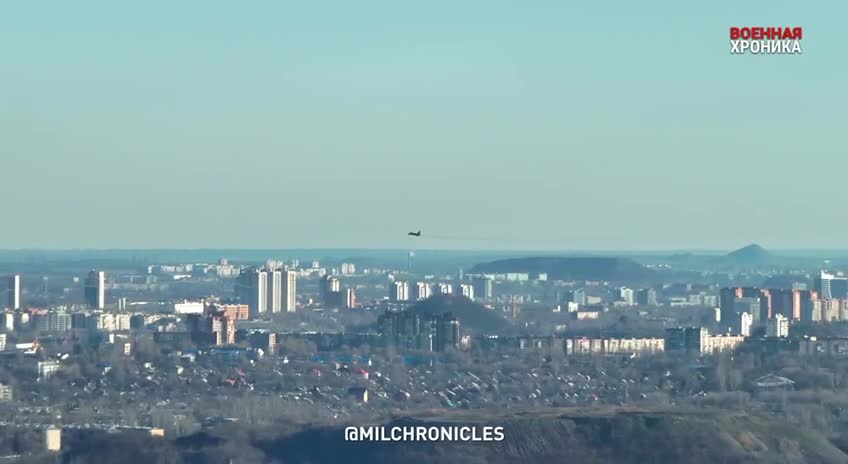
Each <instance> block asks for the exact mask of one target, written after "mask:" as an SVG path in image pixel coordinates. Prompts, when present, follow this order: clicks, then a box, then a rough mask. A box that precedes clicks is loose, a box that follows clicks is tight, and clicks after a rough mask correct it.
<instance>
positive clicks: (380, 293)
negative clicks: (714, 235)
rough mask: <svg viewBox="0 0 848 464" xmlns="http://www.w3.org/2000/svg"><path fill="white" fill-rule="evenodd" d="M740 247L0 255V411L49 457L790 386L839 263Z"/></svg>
mask: <svg viewBox="0 0 848 464" xmlns="http://www.w3.org/2000/svg"><path fill="white" fill-rule="evenodd" d="M756 251H757V253H755V255H756V257H755V259H752V260H741V261H740V260H739V259H736V258H734V259H732V260H729V261H728V260H723V261H720V262H716V261H706V262H705V261H704V260H703V259H700V258H697V257H695V258H686V260H685V261H683V262H681V261H680V260H679V259H677V258H673V257H672V258H667V257H661V256H659V257H658V256H654V255H652V256H644V257H639V256H635V257H628V258H610V257H598V258H593V257H576V258H571V257H562V258H533V259H524V258H506V259H494V260H491V261H481V262H477V263H466V264H462V265H458V266H457V265H456V259H457V258H456V257H454V256H452V255H451V253H450V252H444V256H445V259H444V261H443V262H441V263H438V262H436V264H432V263H431V264H430V265H429V268H427V269H422V270H418V269H417V268H416V263H415V262H414V260H413V259H411V258H410V257H411V256H413V255H414V253H412V252H410V253H409V256H407V257H406V258H407V259H405V262H404V263H403V264H402V265H400V266H398V265H397V264H390V263H389V262H387V263H385V264H381V263H380V262H379V259H376V260H375V259H373V258H369V257H367V256H365V257H363V258H358V259H357V260H343V259H339V258H328V259H327V260H326V261H322V260H318V259H314V260H300V259H287V260H286V259H280V258H268V259H266V260H265V261H264V262H237V263H233V262H230V261H229V260H228V259H226V258H220V259H219V260H217V261H216V262H213V263H174V262H170V263H158V264H157V263H153V264H144V265H141V266H140V265H139V264H138V263H135V262H133V261H126V260H125V261H118V262H116V261H106V262H103V263H102V265H101V266H98V267H96V268H95V269H89V268H83V267H81V266H80V265H79V264H76V261H74V262H58V263H57V264H56V266H55V269H59V271H56V272H53V273H44V272H40V271H37V270H35V266H34V265H33V264H29V263H27V262H22V263H17V264H16V263H4V264H2V267H3V269H7V270H12V269H14V268H23V270H22V271H21V272H19V273H17V272H12V273H9V274H7V277H6V278H5V279H4V281H5V282H6V285H5V286H4V287H5V288H4V289H3V293H4V294H5V295H4V298H3V301H4V302H5V305H4V306H5V308H4V311H3V313H2V314H3V333H0V354H2V358H0V359H2V365H1V366H0V368H2V370H0V407H2V408H7V409H16V410H19V411H22V412H21V413H19V414H18V415H17V416H16V417H15V419H14V420H13V422H7V423H6V424H0V426H2V425H5V426H7V427H13V430H33V429H35V430H42V431H43V433H44V434H45V435H44V437H45V438H44V440H46V441H44V443H46V445H45V446H44V447H41V446H40V445H37V444H36V445H31V446H32V448H26V449H29V450H30V451H32V452H36V451H38V450H39V449H40V450H41V452H48V451H49V450H52V452H59V451H61V450H62V449H63V445H62V443H63V438H62V437H63V436H65V435H67V434H71V435H70V436H72V437H74V436H77V435H79V434H80V433H83V432H82V431H83V430H87V431H88V432H85V433H95V432H96V431H99V432H103V433H134V434H138V433H143V434H145V436H148V437H159V439H163V437H170V438H172V437H181V436H188V435H191V434H194V433H196V432H198V431H201V430H214V429H215V428H217V427H219V426H220V425H221V424H231V423H234V422H237V423H239V424H243V425H244V426H249V427H259V426H262V427H264V426H273V425H274V424H278V423H279V422H280V421H284V420H295V419H297V418H304V417H309V418H310V420H313V421H319V422H322V423H327V424H334V423H341V422H347V421H352V420H360V419H367V418H372V419H373V418H378V417H383V416H384V415H385V414H386V413H387V412H388V411H399V410H409V411H416V410H421V409H424V408H439V409H463V410H475V409H484V410H485V409H488V408H492V407H497V408H506V409H520V408H528V407H538V406H548V407H554V406H555V407H565V406H601V405H622V404H625V405H633V406H639V405H641V406H640V407H646V406H648V405H654V404H656V403H657V402H658V401H660V402H663V401H670V400H673V401H675V402H697V401H701V399H700V398H703V397H704V395H711V394H724V393H727V392H730V391H739V392H745V393H746V394H748V395H754V396H752V397H751V398H752V400H751V401H754V399H753V398H761V399H760V400H758V401H766V400H763V399H762V398H769V397H762V396H756V395H757V394H758V392H762V391H773V390H774V389H775V388H779V389H792V390H794V389H795V388H796V386H798V385H801V384H803V383H804V381H802V379H803V377H799V375H801V374H791V373H790V374H787V375H783V376H781V375H776V374H775V373H774V372H781V373H782V371H781V369H780V368H776V367H775V366H778V365H779V364H780V363H781V362H784V361H782V360H784V359H796V358H797V359H817V360H824V359H836V360H839V359H842V357H843V356H845V358H844V360H845V362H846V363H848V277H846V276H845V275H844V274H842V273H841V272H839V271H837V270H833V269H831V268H830V267H827V268H826V269H823V268H822V266H825V265H827V266H831V265H830V264H828V263H825V264H824V265H823V264H818V265H816V264H815V263H813V262H812V261H808V263H809V264H804V265H801V266H799V265H798V264H797V262H796V261H795V260H794V258H792V259H787V260H785V261H781V258H779V257H775V256H771V255H768V254H767V252H766V251H765V250H759V249H758V250H756ZM764 253H766V255H764ZM732 255H733V254H731V255H728V256H732ZM357 261H359V262H357ZM398 261H401V260H396V261H395V262H398ZM26 268H32V269H33V270H31V271H29V272H27V271H26ZM493 269H494V270H495V271H492V270H493ZM752 356H753V358H752ZM751 359H757V360H758V361H757V362H756V363H754V364H750V360H751ZM472 360H473V361H472ZM819 362H821V361H816V363H819ZM511 363H517V364H514V365H513V364H511ZM839 363H840V365H841V363H842V361H839ZM756 366H759V367H756ZM766 366H772V367H770V368H767V367H766ZM621 369H625V370H626V371H627V372H630V374H627V375H624V376H623V377H622V376H620V375H619V376H611V375H609V372H611V370H621ZM554 372H556V374H553V373H554ZM622 372H624V371H622ZM516 376H519V377H520V376H529V378H530V379H533V380H532V381H531V382H525V381H523V380H522V381H518V380H517V379H518V377H516ZM792 376H794V380H793V379H790V377H792ZM775 379H777V380H775ZM775 382H776V383H775ZM775 385H777V386H775ZM811 388H813V387H811ZM258 398H266V399H270V398H274V400H273V402H271V403H267V404H265V403H263V404H265V406H264V407H262V408H260V409H257V408H256V407H255V403H256V401H259V400H258ZM263 401H265V400H263ZM268 401H270V400H268ZM213 403H214V404H217V405H218V406H214V407H213V406H211V405H212V404H213ZM693 404H694V403H693ZM21 433H23V432H21ZM28 446H29V445H28ZM21 449H24V448H21ZM21 449H7V450H6V452H7V453H10V454H16V453H18V452H20V451H21Z"/></svg>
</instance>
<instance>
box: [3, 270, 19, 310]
mask: <svg viewBox="0 0 848 464" xmlns="http://www.w3.org/2000/svg"><path fill="white" fill-rule="evenodd" d="M6 291H7V292H8V296H7V303H6V306H7V307H8V308H9V309H13V310H14V309H21V276H19V275H13V276H10V277H9V288H8V289H6Z"/></svg>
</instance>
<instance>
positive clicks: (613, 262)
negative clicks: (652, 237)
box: [471, 257, 654, 281]
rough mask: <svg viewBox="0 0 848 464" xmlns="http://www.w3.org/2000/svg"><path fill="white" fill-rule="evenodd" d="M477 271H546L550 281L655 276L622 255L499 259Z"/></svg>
mask: <svg viewBox="0 0 848 464" xmlns="http://www.w3.org/2000/svg"><path fill="white" fill-rule="evenodd" d="M471 272H473V273H478V274H481V273H482V274H503V273H508V272H522V273H524V272H526V273H528V274H530V275H536V274H539V273H546V274H547V275H548V278H549V279H553V280H604V281H632V280H644V279H649V278H651V277H653V276H654V271H652V270H651V269H648V268H646V267H645V266H642V265H641V264H639V263H637V262H635V261H633V260H630V259H625V258H595V257H563V258H556V257H539V258H513V259H501V260H497V261H492V262H489V263H482V264H478V265H476V266H474V268H473V269H472V270H471Z"/></svg>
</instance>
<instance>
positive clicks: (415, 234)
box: [406, 230, 421, 237]
mask: <svg viewBox="0 0 848 464" xmlns="http://www.w3.org/2000/svg"><path fill="white" fill-rule="evenodd" d="M406 235H412V236H413V237H420V236H421V231H420V230H419V231H418V232H410V233H408V234H406Z"/></svg>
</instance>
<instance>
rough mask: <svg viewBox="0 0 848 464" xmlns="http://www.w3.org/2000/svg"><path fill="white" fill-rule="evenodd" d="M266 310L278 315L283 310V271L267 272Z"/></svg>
mask: <svg viewBox="0 0 848 464" xmlns="http://www.w3.org/2000/svg"><path fill="white" fill-rule="evenodd" d="M267 278H268V309H269V310H270V311H271V312H272V313H278V312H280V311H281V310H282V308H283V271H281V270H279V269H277V270H274V271H268V277H267Z"/></svg>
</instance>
